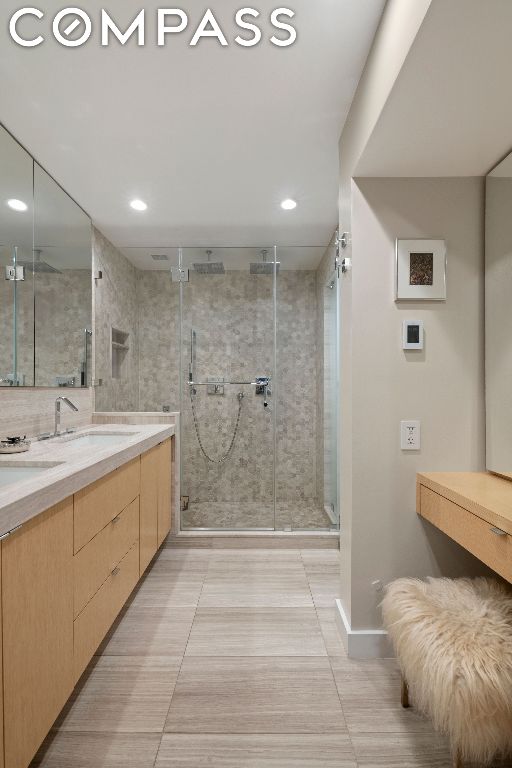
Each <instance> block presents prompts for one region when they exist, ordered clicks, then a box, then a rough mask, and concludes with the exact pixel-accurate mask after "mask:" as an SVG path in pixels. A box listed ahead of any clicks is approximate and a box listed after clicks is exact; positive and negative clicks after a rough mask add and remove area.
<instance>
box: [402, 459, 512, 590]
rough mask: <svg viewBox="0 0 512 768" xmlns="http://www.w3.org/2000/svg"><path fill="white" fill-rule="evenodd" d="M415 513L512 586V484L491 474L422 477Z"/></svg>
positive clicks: (420, 478) (417, 493) (438, 473)
mask: <svg viewBox="0 0 512 768" xmlns="http://www.w3.org/2000/svg"><path fill="white" fill-rule="evenodd" d="M416 511H417V513H418V514H419V515H421V517H424V518H425V519H426V520H428V521H429V522H430V523H432V525H435V526H436V527H437V528H439V529H440V530H441V531H443V532H444V533H446V534H447V535H448V536H449V537H450V538H451V539H453V540H454V541H456V542H457V543H458V544H460V545H461V546H462V547H464V549H467V550H468V551H469V552H471V553H472V554H473V555H475V557H477V558H478V559H479V560H481V561H482V562H483V563H485V564H486V565H488V566H489V568H492V570H493V571H496V573H498V574H499V575H500V576H502V577H503V578H504V579H506V580H507V581H509V582H511V583H512V481H510V480H505V479H504V478H501V477H497V476H496V475H492V474H490V473H489V472H429V473H421V474H418V475H417V479H416Z"/></svg>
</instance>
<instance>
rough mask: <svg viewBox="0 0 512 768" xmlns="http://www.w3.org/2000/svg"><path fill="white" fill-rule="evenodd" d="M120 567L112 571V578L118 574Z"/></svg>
mask: <svg viewBox="0 0 512 768" xmlns="http://www.w3.org/2000/svg"><path fill="white" fill-rule="evenodd" d="M120 570H121V569H120V567H119V566H118V565H117V566H116V567H115V568H114V570H113V571H112V576H117V574H118V573H119V572H120Z"/></svg>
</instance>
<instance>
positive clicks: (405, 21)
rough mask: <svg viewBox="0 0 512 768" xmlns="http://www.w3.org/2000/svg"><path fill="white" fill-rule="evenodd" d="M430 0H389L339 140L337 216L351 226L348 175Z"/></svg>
mask: <svg viewBox="0 0 512 768" xmlns="http://www.w3.org/2000/svg"><path fill="white" fill-rule="evenodd" d="M431 3H432V0H414V1H413V2H411V0H388V2H387V4H386V7H385V9H384V13H383V15H382V19H381V22H380V25H379V28H378V30H377V33H376V35H375V39H374V41H373V46H372V49H371V51H370V54H369V56H368V59H367V62H366V65H365V68H364V71H363V74H362V76H361V79H360V81H359V85H358V87H357V90H356V93H355V96H354V99H353V101H352V105H351V107H350V112H349V115H348V117H347V120H346V122H345V125H344V127H343V134H342V137H341V141H340V165H341V196H340V220H341V226H342V229H344V230H350V179H351V177H352V176H353V175H354V172H355V168H356V165H357V162H358V160H359V158H360V157H361V154H362V153H363V150H364V148H365V146H366V144H367V143H368V141H369V139H370V136H371V134H372V132H373V130H374V128H375V126H376V124H377V120H378V119H379V116H380V114H381V112H382V110H383V108H384V106H385V104H386V101H387V99H388V98H389V95H390V93H391V90H392V88H393V86H394V84H395V81H396V79H397V77H398V74H399V72H400V70H401V68H402V66H403V63H404V61H405V59H406V57H407V54H408V53H409V50H410V48H411V46H412V44H413V42H414V39H415V38H416V35H417V34H418V31H419V29H420V27H421V25H422V23H423V21H424V19H425V16H426V14H427V11H428V9H429V7H430V4H431Z"/></svg>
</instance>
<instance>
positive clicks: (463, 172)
mask: <svg viewBox="0 0 512 768" xmlns="http://www.w3.org/2000/svg"><path fill="white" fill-rule="evenodd" d="M511 30H512V0H433V2H432V4H431V6H430V8H429V10H428V12H427V15H426V18H425V21H424V23H423V25H422V27H421V29H420V31H419V33H418V36H417V38H416V40H415V42H414V44H413V46H412V49H411V52H410V53H409V55H408V57H407V59H406V60H405V64H404V66H403V68H402V70H401V72H400V74H399V76H398V79H397V82H396V84H395V86H394V88H393V90H392V92H391V95H390V97H389V99H388V101H387V103H386V106H385V107H384V110H383V112H382V115H381V117H380V119H379V121H378V123H377V126H376V128H375V130H374V132H373V134H372V136H371V138H370V140H369V142H368V144H367V146H366V149H365V151H364V152H363V155H362V158H361V160H360V162H359V164H358V166H357V168H356V175H358V176H482V175H485V174H486V173H487V172H488V171H489V170H490V169H491V168H492V167H493V166H494V165H495V164H496V163H497V162H498V161H499V160H500V159H501V158H502V157H503V156H504V155H505V154H506V153H507V152H508V151H509V150H510V149H511V147H512V99H511V98H510V73H511V72H512V45H511V44H510V33H511Z"/></svg>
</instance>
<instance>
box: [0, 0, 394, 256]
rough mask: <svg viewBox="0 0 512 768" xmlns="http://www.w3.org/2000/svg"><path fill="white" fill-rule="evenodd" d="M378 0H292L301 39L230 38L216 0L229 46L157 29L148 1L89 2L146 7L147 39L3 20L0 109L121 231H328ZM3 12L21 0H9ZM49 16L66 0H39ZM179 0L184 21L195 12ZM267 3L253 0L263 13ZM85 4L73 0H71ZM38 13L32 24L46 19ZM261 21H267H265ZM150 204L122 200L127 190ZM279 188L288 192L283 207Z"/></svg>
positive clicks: (122, 18)
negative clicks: (283, 44) (73, 41)
mask: <svg viewBox="0 0 512 768" xmlns="http://www.w3.org/2000/svg"><path fill="white" fill-rule="evenodd" d="M384 2H385V0H315V1H314V2H311V0H293V2H290V4H289V5H290V7H292V8H293V9H294V10H295V11H296V18H295V19H294V24H295V25H296V27H297V29H298V40H297V42H296V43H295V44H294V45H293V46H291V47H289V48H277V47H275V46H272V45H271V44H270V43H269V42H268V32H266V39H265V37H264V40H265V42H262V43H261V44H259V45H258V46H257V47H255V48H241V47H240V46H237V45H234V44H233V43H232V42H231V41H232V40H233V38H234V37H235V35H236V34H237V32H236V31H235V28H234V24H233V17H234V12H235V11H236V10H237V9H238V8H240V7H242V6H243V4H240V3H236V2H232V0H217V2H216V3H215V4H214V5H212V8H213V10H214V12H215V14H216V16H217V18H218V20H219V22H220V24H221V25H222V27H223V29H224V32H225V34H226V36H227V38H228V39H229V40H230V45H229V47H228V48H222V47H221V46H220V45H219V44H218V43H217V42H216V41H215V40H213V39H205V40H203V41H201V42H200V44H199V45H198V46H197V47H196V48H191V47H189V46H188V41H189V40H190V38H191V36H192V32H190V34H189V33H188V32H187V33H183V34H180V35H174V36H170V39H169V42H168V44H167V46H166V47H165V48H157V46H156V45H155V43H154V42H153V39H152V35H154V17H155V16H156V11H155V9H156V8H158V7H160V6H161V5H162V4H161V3H158V2H154V1H153V2H146V3H145V4H142V3H141V1H140V0H109V2H108V3H106V2H103V1H101V2H98V0H90V2H87V4H86V5H87V12H88V13H89V15H90V16H91V17H92V19H93V24H94V25H95V27H96V29H97V26H98V19H99V9H101V8H102V7H105V8H107V9H108V11H109V12H110V13H111V14H112V15H113V16H114V17H115V18H116V21H117V22H118V23H119V25H120V26H124V27H126V26H127V25H128V22H129V21H131V19H132V18H133V17H134V16H135V13H136V12H138V11H139V10H140V9H141V7H145V8H146V12H147V14H148V17H147V34H148V40H149V42H148V44H147V45H146V46H145V47H144V48H138V47H137V46H136V45H135V44H134V42H135V41H131V42H130V43H129V44H128V45H126V46H125V47H124V48H122V47H121V46H120V45H118V44H115V45H111V46H110V47H109V48H103V49H102V48H101V46H100V44H99V41H98V39H97V38H96V39H91V40H90V41H89V42H88V43H87V44H86V45H85V46H83V47H82V48H75V49H69V48H63V47H62V46H59V45H57V43H56V42H55V41H54V40H52V39H50V36H48V37H49V39H47V40H46V41H45V43H44V44H43V45H41V46H40V47H38V48H32V49H28V48H27V49H25V48H20V47H18V46H16V45H14V43H12V42H11V41H10V40H9V39H7V32H6V27H7V24H6V23H5V21H4V22H3V23H2V24H1V25H0V120H1V121H2V122H3V123H4V124H5V125H6V126H7V128H8V129H9V130H11V131H12V133H13V134H14V135H15V136H16V137H17V138H19V140H20V141H21V142H22V143H23V144H24V145H25V146H26V147H27V149H29V150H30V151H31V152H32V153H33V154H34V155H35V157H36V158H37V159H38V160H39V162H41V163H42V164H43V165H44V166H45V167H46V168H47V169H48V170H49V171H50V173H52V175H53V176H54V177H55V178H56V179H57V180H58V181H59V182H60V183H61V184H62V185H63V186H64V188H65V189H66V190H67V191H68V192H69V193H70V194H71V195H72V196H73V197H74V198H75V199H76V200H77V201H78V202H79V203H80V204H81V205H82V206H83V207H84V208H85V209H86V210H87V211H88V212H89V214H90V215H91V216H92V218H93V221H94V223H95V224H96V226H98V228H99V229H100V230H102V231H103V232H104V234H105V235H106V236H107V237H109V238H110V239H111V240H112V241H113V242H114V243H115V244H116V245H118V246H130V247H134V246H140V247H151V248H152V249H154V248H157V247H166V246H167V247H168V246H170V245H190V246H204V247H207V246H216V245H228V246H229V245H251V246H261V244H265V243H278V244H288V245H318V246H320V245H324V246H325V245H327V243H328V242H329V240H330V238H331V235H332V232H333V230H334V228H335V226H336V224H337V196H338V149H337V144H338V138H339V135H340V132H341V128H342V125H343V122H344V120H345V118H346V115H347V112H348V109H349V106H350V102H351V99H352V96H353V93H354V90H355V88H356V85H357V82H358V80H359V77H360V74H361V72H362V68H363V66H364V62H365V59H366V56H367V54H368V51H369V48H370V45H371V42H372V39H373V35H374V33H375V30H376V27H377V24H378V22H379V19H380V15H381V12H382V9H383V6H384ZM3 5H4V6H5V5H6V6H7V8H6V9H4V10H2V15H3V16H5V18H6V19H7V18H8V15H9V12H13V11H14V10H16V9H17V8H19V7H20V4H19V3H18V2H12V0H9V1H8V2H7V3H5V0H4V3H3ZM38 5H39V7H40V8H41V9H42V10H44V11H45V12H46V13H47V14H48V16H49V20H48V21H47V22H46V24H47V27H48V28H49V23H50V21H51V18H52V15H51V12H53V13H55V12H57V11H58V10H60V9H61V8H62V6H63V3H62V2H61V0H44V2H40V3H39V4H38ZM194 5H197V4H195V3H190V2H188V3H182V4H181V7H184V8H185V9H187V10H188V11H189V15H190V19H191V29H193V28H194V27H195V26H196V25H197V24H198V22H199V21H200V18H201V16H202V12H204V8H203V6H200V8H201V11H199V10H197V11H196V9H195V8H194V7H193V6H194ZM278 6H279V3H277V4H276V3H275V2H270V1H269V0H261V2H259V3H258V4H257V6H256V7H257V8H258V9H259V10H260V11H261V13H262V18H263V17H265V18H268V16H269V14H270V11H271V10H272V9H274V8H275V7H278ZM82 7H84V5H83V4H82ZM43 27H44V24H43ZM266 29H268V27H266ZM134 197H140V198H142V199H143V200H145V201H146V202H147V203H148V205H149V210H148V211H147V212H146V213H144V214H137V213H135V212H133V211H132V210H131V209H130V208H129V206H128V203H129V201H130V200H131V199H132V198H134ZM285 197H293V198H295V199H296V200H297V201H298V204H299V205H298V207H297V209H296V210H295V211H292V212H284V211H282V210H281V209H280V206H279V203H280V201H281V200H282V199H283V198H285ZM125 252H126V251H125Z"/></svg>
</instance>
